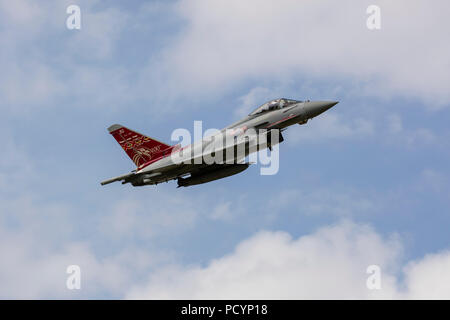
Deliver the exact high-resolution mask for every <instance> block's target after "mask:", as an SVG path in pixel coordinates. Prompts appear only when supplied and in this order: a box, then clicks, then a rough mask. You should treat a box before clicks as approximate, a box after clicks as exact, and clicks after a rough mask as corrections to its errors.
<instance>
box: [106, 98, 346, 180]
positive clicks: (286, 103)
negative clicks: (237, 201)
mask: <svg viewBox="0 0 450 320" xmlns="http://www.w3.org/2000/svg"><path fill="white" fill-rule="evenodd" d="M337 103H338V102H337V101H298V100H292V99H284V98H282V99H276V100H271V101H268V102H266V103H264V104H263V105H262V106H260V107H258V108H257V109H256V110H254V111H253V112H252V113H250V114H249V115H248V116H246V117H245V118H243V119H241V120H239V121H237V122H235V123H233V124H231V125H229V126H228V127H226V128H224V129H222V130H220V131H219V130H217V131H218V132H217V133H215V134H213V135H211V136H208V137H205V138H203V139H202V140H200V141H196V142H194V143H192V144H190V145H187V146H185V147H181V145H180V144H177V145H173V146H170V145H168V144H165V143H163V142H160V141H158V140H156V139H153V138H150V137H147V136H145V135H142V134H140V133H138V132H135V131H133V130H130V129H128V128H126V127H124V126H122V125H120V124H114V125H112V126H110V127H109V128H108V131H109V133H110V134H111V135H112V136H113V137H114V138H115V139H116V140H117V142H118V143H119V144H120V146H121V147H122V148H123V150H125V152H126V153H127V155H128V156H129V157H130V159H131V160H132V161H133V162H134V164H135V165H136V167H137V168H136V170H133V171H132V172H130V173H127V174H124V175H121V176H118V177H115V178H111V179H108V180H105V181H103V182H101V184H102V185H106V184H109V183H112V182H115V181H122V184H125V183H131V185H133V186H135V187H136V186H145V185H156V184H158V183H161V182H167V181H169V180H175V179H177V181H178V187H187V186H192V185H197V184H202V183H206V182H210V181H213V180H217V179H222V178H225V177H228V176H231V175H234V174H237V173H240V172H242V171H244V170H245V169H247V168H248V167H249V165H250V164H251V163H250V162H245V159H246V158H247V156H249V155H251V154H252V153H255V152H257V151H259V150H263V149H266V148H269V149H270V150H272V146H274V145H276V144H278V143H281V142H282V141H283V140H284V139H283V136H282V132H283V131H284V130H286V128H287V127H289V126H291V125H294V124H300V125H302V124H305V123H307V122H308V120H310V119H312V118H314V117H317V116H318V115H320V114H321V113H323V112H325V111H327V110H328V109H330V108H331V107H333V106H334V105H336V104H337Z"/></svg>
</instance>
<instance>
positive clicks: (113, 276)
mask: <svg viewBox="0 0 450 320" xmlns="http://www.w3.org/2000/svg"><path fill="white" fill-rule="evenodd" d="M69 4H77V5H79V6H80V8H81V30H68V29H67V28H66V26H65V21H66V18H67V17H68V15H67V14H66V8H67V6H68V5H69ZM370 4H375V3H372V2H370V1H358V2H356V1H343V2H340V3H339V4H337V3H334V2H331V1H319V2H314V3H310V2H307V1H296V2H292V1H276V2H272V1H263V2H258V5H256V3H253V1H247V2H241V1H226V2H222V1H213V2H210V1H203V0H195V1H173V2H162V1H161V2H158V1H156V2H152V1H147V2H145V1H136V2H133V3H132V4H128V3H127V4H124V3H123V2H120V1H108V2H102V1H42V2H41V1H39V2H37V1H25V0H20V1H14V2H13V3H11V2H7V1H1V2H0V34H1V37H0V48H1V49H0V63H1V69H2V72H1V73H0V109H1V114H2V117H1V118H0V124H1V126H0V134H2V136H3V137H4V139H2V140H3V143H4V146H3V152H2V155H3V156H2V159H1V160H0V243H1V244H0V253H1V256H2V264H1V265H0V283H1V284H2V285H1V286H0V297H2V298H21V297H25V298H180V297H181V298H215V297H217V298H242V297H250V298H253V297H262V298H280V297H281V298H378V297H385V298H418V297H419V298H422V297H425V298H428V297H438V298H443V297H444V298H445V297H446V298H449V297H450V287H449V285H448V283H450V273H449V271H448V270H450V253H449V251H448V250H449V249H450V247H449V243H450V236H449V234H448V225H449V224H450V214H449V204H450V200H449V199H450V198H449V196H450V189H449V187H450V172H449V169H450V168H449V165H448V163H449V138H450V131H449V128H448V120H449V119H450V114H449V112H450V111H449V107H450V95H449V92H450V91H449V83H450V79H449V72H448V70H450V68H449V67H450V62H449V59H448V57H449V56H450V45H449V44H448V41H445V39H446V38H447V34H448V30H449V25H448V24H449V23H448V22H447V19H444V18H445V17H444V14H445V12H448V10H445V9H450V8H448V4H447V3H446V2H444V1H435V2H433V5H430V4H428V3H426V2H425V1H415V2H413V3H411V2H406V1H396V2H395V3H392V2H390V1H377V3H376V4H377V5H379V6H380V8H381V19H382V20H381V26H382V27H381V30H375V31H370V30H368V29H367V27H366V19H367V17H368V15H367V14H366V8H367V6H368V5H370ZM277 97H288V98H293V99H311V100H321V99H323V100H327V99H328V100H331V99H332V100H339V101H340V103H339V104H338V105H337V106H336V107H334V108H333V109H331V110H329V111H328V112H327V113H325V114H323V115H321V116H320V117H318V118H316V119H314V120H312V121H310V122H309V123H308V124H306V125H304V126H293V127H291V128H289V129H288V130H287V131H286V133H285V142H283V144H281V146H280V170H279V172H278V173H277V174H276V175H273V176H262V175H260V174H259V168H258V166H257V165H256V166H254V167H251V168H250V169H249V170H247V171H246V172H245V173H243V174H240V175H236V176H233V177H231V178H227V179H223V180H219V181H215V182H212V183H210V184H205V185H200V186H196V187H192V188H180V189H177V188H176V183H175V182H171V183H167V184H162V185H158V186H156V187H154V186H152V187H143V188H132V187H131V186H129V185H125V186H123V185H121V184H118V183H117V184H111V185H108V186H104V187H102V186H100V184H99V182H100V181H101V180H103V179H105V178H109V177H112V176H115V175H118V174H122V173H126V172H127V171H130V170H132V169H134V167H133V163H132V162H131V161H130V160H129V159H128V157H127V156H126V155H125V153H123V152H122V150H121V149H120V147H119V146H118V145H117V143H116V142H115V140H114V139H113V138H112V137H111V136H110V135H109V134H108V132H107V130H106V128H107V127H108V126H109V125H111V124H113V123H121V124H123V125H126V126H128V127H130V128H132V129H135V130H137V131H140V132H142V133H145V134H147V135H149V136H151V137H154V138H157V139H159V140H162V141H166V142H170V143H173V142H171V141H170V136H171V133H172V131H173V130H174V129H176V128H187V129H189V130H193V122H194V121H195V120H202V121H203V127H204V128H223V127H224V126H226V125H227V124H229V123H232V122H233V121H236V120H238V119H239V118H240V117H241V116H243V115H245V114H247V113H248V112H249V111H251V110H252V109H254V108H256V107H257V106H259V105H260V104H262V103H264V102H265V101H267V100H269V99H272V98H277ZM71 264H77V265H80V267H81V270H82V289H81V290H74V291H71V290H68V289H67V288H66V278H67V276H68V275H67V274H66V267H67V266H68V265H71ZM372 264H376V265H379V266H380V267H381V270H382V275H383V278H382V279H383V282H382V284H383V285H382V287H383V289H382V290H375V291H371V290H368V289H367V288H366V285H365V283H366V282H365V281H366V278H367V277H368V275H367V273H366V268H367V266H369V265H372Z"/></svg>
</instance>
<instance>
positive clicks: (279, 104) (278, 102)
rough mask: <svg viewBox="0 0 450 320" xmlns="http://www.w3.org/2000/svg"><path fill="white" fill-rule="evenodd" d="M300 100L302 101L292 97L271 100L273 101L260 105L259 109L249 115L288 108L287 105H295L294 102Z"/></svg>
mask: <svg viewBox="0 0 450 320" xmlns="http://www.w3.org/2000/svg"><path fill="white" fill-rule="evenodd" d="M299 102H301V101H298V100H292V99H284V98H281V99H275V100H271V101H268V102H266V103H264V104H263V105H262V106H260V107H258V108H257V109H255V110H254V111H253V112H252V113H250V114H249V116H253V115H255V114H259V113H264V112H267V111H272V110H277V109H282V108H286V107H287V106H290V105H293V104H295V103H299Z"/></svg>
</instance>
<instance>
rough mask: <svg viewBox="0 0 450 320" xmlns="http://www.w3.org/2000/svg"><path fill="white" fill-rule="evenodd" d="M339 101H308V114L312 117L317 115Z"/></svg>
mask: <svg viewBox="0 0 450 320" xmlns="http://www.w3.org/2000/svg"><path fill="white" fill-rule="evenodd" d="M338 102H339V101H311V102H308V105H307V109H308V115H309V116H310V117H311V118H314V117H317V116H318V115H319V114H321V113H324V112H325V111H327V110H328V109H330V108H331V107H333V106H335V105H336V104H338Z"/></svg>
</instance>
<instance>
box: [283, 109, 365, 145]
mask: <svg viewBox="0 0 450 320" xmlns="http://www.w3.org/2000/svg"><path fill="white" fill-rule="evenodd" d="M292 133H293V134H292V136H290V139H289V141H288V143H292V144H294V143H299V142H300V143H310V142H317V141H328V140H336V139H343V138H351V139H361V138H367V137H369V136H372V135H373V133H374V124H373V123H372V122H370V121H368V120H366V119H363V118H356V119H342V117H341V116H340V115H338V114H335V113H324V114H322V115H320V116H319V117H318V118H315V119H312V120H310V121H308V123H307V124H304V125H302V126H301V129H299V128H297V130H295V131H292Z"/></svg>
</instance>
